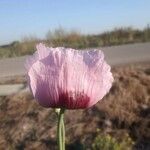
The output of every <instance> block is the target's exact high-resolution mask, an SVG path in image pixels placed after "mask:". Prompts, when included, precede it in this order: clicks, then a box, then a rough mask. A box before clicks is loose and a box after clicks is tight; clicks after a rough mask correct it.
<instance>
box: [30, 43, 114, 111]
mask: <svg viewBox="0 0 150 150" xmlns="http://www.w3.org/2000/svg"><path fill="white" fill-rule="evenodd" d="M37 49H38V51H37V52H36V53H35V54H34V55H33V56H32V58H31V59H30V60H32V61H30V60H28V61H27V62H28V64H30V65H31V66H30V67H28V76H29V84H30V88H31V91H32V93H33V95H34V97H35V98H36V99H37V100H38V102H39V103H40V104H41V105H42V106H44V107H55V108H60V107H63V108H67V109H79V108H87V107H91V106H93V105H94V104H96V103H97V102H98V101H99V100H100V99H102V98H103V97H104V95H106V93H108V91H109V89H110V88H111V86H112V82H113V77H112V74H111V72H110V66H109V65H108V64H107V63H106V62H105V61H104V54H103V53H102V51H100V50H94V51H91V50H90V51H78V50H73V49H65V48H63V47H59V48H48V47H45V46H44V45H42V44H40V45H38V46H37ZM37 56H38V57H37Z"/></svg>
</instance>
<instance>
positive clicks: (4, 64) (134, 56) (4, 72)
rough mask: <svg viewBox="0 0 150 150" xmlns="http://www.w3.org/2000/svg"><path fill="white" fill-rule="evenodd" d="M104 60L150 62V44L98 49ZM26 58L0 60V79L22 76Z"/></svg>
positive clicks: (113, 64)
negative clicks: (101, 51) (102, 52)
mask: <svg viewBox="0 0 150 150" xmlns="http://www.w3.org/2000/svg"><path fill="white" fill-rule="evenodd" d="M100 49H101V50H103V51H104V54H105V59H106V60H107V62H108V63H109V64H110V65H112V66H115V65H120V64H128V63H136V62H144V61H150V43H139V44H128V45H123V46H112V47H105V48H100ZM26 57H27V56H23V57H16V58H7V59H1V60H0V78H1V77H11V76H15V75H24V74H25V68H24V62H25V59H26Z"/></svg>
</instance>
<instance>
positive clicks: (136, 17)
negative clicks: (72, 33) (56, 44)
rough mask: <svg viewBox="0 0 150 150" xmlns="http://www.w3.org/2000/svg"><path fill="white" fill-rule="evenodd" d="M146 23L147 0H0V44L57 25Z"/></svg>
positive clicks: (90, 29) (95, 28)
mask: <svg viewBox="0 0 150 150" xmlns="http://www.w3.org/2000/svg"><path fill="white" fill-rule="evenodd" d="M148 23H150V0H124V1H121V0H111V1H110V0H91V1H90V0H0V45H1V44H6V43H9V42H11V41H13V40H20V39H22V38H23V37H24V36H28V35H36V36H37V37H40V38H44V37H45V34H46V33H47V31H48V30H53V29H55V28H58V27H59V26H62V27H64V28H65V29H68V30H69V29H77V30H79V31H80V32H81V33H100V32H103V31H107V30H111V29H112V28H114V27H122V26H132V27H137V28H143V27H145V26H146V25H147V24H148Z"/></svg>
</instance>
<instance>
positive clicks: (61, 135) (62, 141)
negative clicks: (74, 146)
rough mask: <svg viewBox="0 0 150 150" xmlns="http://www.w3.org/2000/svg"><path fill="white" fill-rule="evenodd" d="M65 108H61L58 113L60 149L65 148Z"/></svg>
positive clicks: (63, 149)
mask: <svg viewBox="0 0 150 150" xmlns="http://www.w3.org/2000/svg"><path fill="white" fill-rule="evenodd" d="M63 119H64V109H60V112H59V113H58V125H57V141H58V147H59V150H65V137H64V136H65V133H64V132H65V131H64V122H63Z"/></svg>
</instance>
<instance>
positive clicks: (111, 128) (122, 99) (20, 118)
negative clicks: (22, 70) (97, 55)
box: [0, 63, 150, 150]
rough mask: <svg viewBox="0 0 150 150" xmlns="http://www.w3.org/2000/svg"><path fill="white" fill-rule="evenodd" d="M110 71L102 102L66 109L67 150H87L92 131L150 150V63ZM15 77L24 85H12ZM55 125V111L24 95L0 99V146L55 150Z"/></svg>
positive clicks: (7, 149) (139, 149) (14, 149)
mask: <svg viewBox="0 0 150 150" xmlns="http://www.w3.org/2000/svg"><path fill="white" fill-rule="evenodd" d="M112 71H113V75H114V78H115V82H114V84H113V87H112V88H111V91H110V93H109V94H108V95H107V96H106V97H105V98H103V100H101V101H100V102H98V103H97V104H96V105H95V106H94V107H92V108H90V109H87V110H67V111H66V113H65V123H66V147H67V149H69V150H74V149H77V148H76V145H86V147H87V149H91V145H92V142H93V140H94V137H95V136H96V135H97V131H98V130H100V133H99V134H102V133H103V134H104V133H107V134H110V135H111V136H113V137H115V138H116V139H118V140H123V137H124V135H125V134H129V136H130V138H131V139H132V140H133V141H134V143H135V144H134V146H133V149H136V150H149V149H150V63H143V64H134V65H128V66H127V65H126V66H121V67H115V68H113V69H112ZM21 80H22V81H23V82H24V83H25V80H24V78H19V79H18V80H13V83H15V81H16V82H17V81H18V82H19V83H20V82H21ZM9 82H10V81H9ZM18 82H17V83H18ZM1 83H3V82H1ZM3 84H4V83H3ZM56 124H57V117H56V114H55V112H54V111H53V110H52V109H45V108H43V107H41V106H40V105H39V104H38V103H37V102H36V101H35V100H33V97H32V95H31V94H30V93H24V94H23V93H17V94H14V95H9V96H6V97H0V150H23V149H25V150H31V149H32V150H34V149H36V150H48V149H52V150H55V149H57V142H56Z"/></svg>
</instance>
